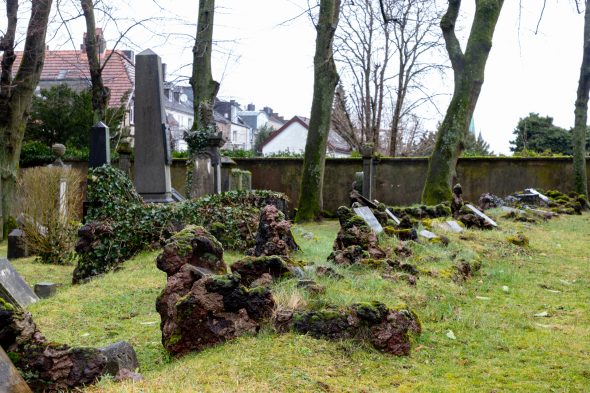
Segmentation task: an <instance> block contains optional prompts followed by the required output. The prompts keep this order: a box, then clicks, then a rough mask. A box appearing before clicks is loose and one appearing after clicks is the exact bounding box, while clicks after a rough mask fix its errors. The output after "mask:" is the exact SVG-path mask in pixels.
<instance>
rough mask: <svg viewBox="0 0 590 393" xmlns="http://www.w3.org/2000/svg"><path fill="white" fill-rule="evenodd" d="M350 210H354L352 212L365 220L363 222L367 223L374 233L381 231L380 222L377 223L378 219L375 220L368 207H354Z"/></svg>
mask: <svg viewBox="0 0 590 393" xmlns="http://www.w3.org/2000/svg"><path fill="white" fill-rule="evenodd" d="M352 210H354V213H355V214H356V215H357V216H360V217H361V218H362V219H363V220H365V222H366V223H367V224H368V225H369V227H370V228H371V229H372V230H373V232H375V233H376V234H380V233H381V232H383V227H382V226H381V224H379V221H377V218H376V217H375V215H374V214H373V211H371V209H370V208H368V207H367V206H361V207H355V208H353V209H352Z"/></svg>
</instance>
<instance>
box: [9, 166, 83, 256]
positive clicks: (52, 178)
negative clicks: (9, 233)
mask: <svg viewBox="0 0 590 393" xmlns="http://www.w3.org/2000/svg"><path fill="white" fill-rule="evenodd" d="M62 181H64V182H65V184H66V190H65V194H64V197H63V198H60V183H61V182H62ZM81 182H82V176H81V175H80V173H79V172H77V171H75V170H72V169H70V168H58V167H52V168H50V167H37V168H31V169H27V170H25V171H23V173H22V175H21V177H20V179H19V183H18V193H17V195H18V213H19V214H20V215H21V217H22V219H21V221H22V222H21V226H22V229H23V231H24V232H25V242H26V243H27V245H28V246H29V248H30V249H31V251H32V252H33V253H34V254H36V255H37V259H38V260H39V261H40V262H43V263H51V264H59V265H63V264H68V263H70V262H72V261H73V258H74V252H73V251H74V243H75V241H76V229H77V228H78V226H79V220H80V204H81V202H82V192H81V191H80V184H81Z"/></svg>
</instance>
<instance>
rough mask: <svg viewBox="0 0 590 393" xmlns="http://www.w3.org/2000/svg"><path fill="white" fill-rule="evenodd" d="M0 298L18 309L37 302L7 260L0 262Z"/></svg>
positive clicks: (35, 296) (36, 298) (33, 294)
mask: <svg viewBox="0 0 590 393" xmlns="http://www.w3.org/2000/svg"><path fill="white" fill-rule="evenodd" d="M0 297H1V298H3V299H4V300H6V301H7V302H9V303H10V304H13V305H15V306H18V307H20V308H25V307H27V306H28V305H29V304H33V303H35V302H36V301H37V300H39V298H38V297H37V295H35V293H34V292H33V291H32V290H31V288H30V287H29V286H28V285H27V283H26V282H25V280H23V278H22V277H21V276H20V274H18V272H17V271H16V270H15V269H14V266H12V264H11V263H10V262H8V259H1V260H0Z"/></svg>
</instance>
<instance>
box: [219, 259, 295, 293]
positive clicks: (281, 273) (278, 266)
mask: <svg viewBox="0 0 590 393" xmlns="http://www.w3.org/2000/svg"><path fill="white" fill-rule="evenodd" d="M231 271H232V272H234V273H238V274H239V275H240V277H241V282H242V284H244V285H246V286H250V284H252V282H254V281H255V280H257V279H259V278H260V277H262V275H263V274H265V273H267V274H270V276H271V277H272V278H274V279H276V278H281V277H285V276H289V275H291V271H290V269H289V265H288V264H287V262H286V261H285V260H284V259H283V258H281V257H280V256H277V255H273V256H264V257H245V258H242V259H240V260H239V261H237V262H235V263H234V264H233V265H232V266H231Z"/></svg>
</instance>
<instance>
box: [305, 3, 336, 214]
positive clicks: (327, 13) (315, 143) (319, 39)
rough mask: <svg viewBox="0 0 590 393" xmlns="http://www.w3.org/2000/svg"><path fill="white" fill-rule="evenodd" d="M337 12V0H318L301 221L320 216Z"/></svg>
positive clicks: (333, 88) (333, 81)
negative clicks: (318, 12) (318, 9)
mask: <svg viewBox="0 0 590 393" xmlns="http://www.w3.org/2000/svg"><path fill="white" fill-rule="evenodd" d="M339 15H340V0H321V2H320V14H319V20H318V24H317V26H316V31H317V36H316V50H315V56H314V60H313V62H314V86H313V100H312V105H311V118H310V120H309V130H308V134H307V142H306V144H305V156H304V159H303V175H302V178H301V194H300V196H299V204H298V210H297V215H296V218H295V219H296V221H298V222H304V221H311V220H314V219H318V218H320V214H321V210H322V205H323V195H322V187H323V182H324V166H325V161H326V145H327V142H328V133H329V132H330V123H331V121H330V119H331V115H332V102H333V100H334V91H335V89H336V85H337V84H338V80H339V77H338V71H337V70H336V64H335V63H334V53H333V43H334V34H335V33H336V28H337V26H338V18H339Z"/></svg>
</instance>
